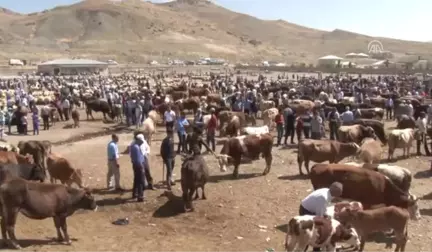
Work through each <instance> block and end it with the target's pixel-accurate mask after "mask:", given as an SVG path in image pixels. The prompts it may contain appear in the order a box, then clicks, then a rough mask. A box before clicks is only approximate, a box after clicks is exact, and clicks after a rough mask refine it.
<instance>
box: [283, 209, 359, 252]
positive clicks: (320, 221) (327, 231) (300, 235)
mask: <svg viewBox="0 0 432 252" xmlns="http://www.w3.org/2000/svg"><path fill="white" fill-rule="evenodd" d="M337 242H343V243H347V244H349V245H353V246H356V247H358V246H359V245H360V240H359V237H358V235H357V233H356V232H355V231H354V232H353V230H351V229H348V228H346V227H344V226H342V225H341V224H340V223H339V221H337V220H335V219H327V218H323V217H318V216H312V215H304V216H296V217H294V218H292V219H291V220H290V221H289V222H288V232H287V235H286V238H285V250H286V251H306V249H307V246H313V247H320V248H325V251H336V243H337Z"/></svg>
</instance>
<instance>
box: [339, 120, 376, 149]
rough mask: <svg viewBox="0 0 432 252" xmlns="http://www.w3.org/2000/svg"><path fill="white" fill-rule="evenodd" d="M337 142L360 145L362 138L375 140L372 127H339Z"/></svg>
mask: <svg viewBox="0 0 432 252" xmlns="http://www.w3.org/2000/svg"><path fill="white" fill-rule="evenodd" d="M338 136H339V141H340V142H342V143H350V142H354V143H356V144H360V143H361V142H362V141H363V139H364V138H366V137H372V138H375V137H376V136H375V132H374V130H373V128H372V127H369V126H367V127H365V126H363V125H359V124H356V125H350V126H346V125H344V126H340V127H339V129H338Z"/></svg>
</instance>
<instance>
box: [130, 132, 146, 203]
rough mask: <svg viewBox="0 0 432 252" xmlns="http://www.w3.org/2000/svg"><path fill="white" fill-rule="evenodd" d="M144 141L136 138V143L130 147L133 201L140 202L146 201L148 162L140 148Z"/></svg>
mask: <svg viewBox="0 0 432 252" xmlns="http://www.w3.org/2000/svg"><path fill="white" fill-rule="evenodd" d="M141 144H143V141H142V140H141V139H140V138H135V142H134V143H133V144H132V145H131V146H130V158H131V162H132V168H133V172H134V181H133V188H132V199H137V201H138V202H143V201H144V187H145V183H144V175H145V170H144V162H145V161H146V159H145V157H144V155H143V153H142V152H141V149H140V146H141Z"/></svg>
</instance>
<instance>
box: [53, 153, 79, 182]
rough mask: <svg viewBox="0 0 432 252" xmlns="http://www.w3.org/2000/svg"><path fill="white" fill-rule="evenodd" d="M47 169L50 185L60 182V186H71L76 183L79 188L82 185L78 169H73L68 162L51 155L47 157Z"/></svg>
mask: <svg viewBox="0 0 432 252" xmlns="http://www.w3.org/2000/svg"><path fill="white" fill-rule="evenodd" d="M47 169H48V173H49V175H50V180H51V183H55V182H56V180H60V182H61V183H62V184H66V185H68V186H71V185H72V184H73V183H76V184H77V185H78V186H79V187H81V188H82V187H83V185H82V173H81V170H80V169H74V168H73V167H72V165H71V164H70V162H69V160H67V159H66V158H63V157H60V156H58V155H56V154H54V153H51V154H49V155H48V157H47Z"/></svg>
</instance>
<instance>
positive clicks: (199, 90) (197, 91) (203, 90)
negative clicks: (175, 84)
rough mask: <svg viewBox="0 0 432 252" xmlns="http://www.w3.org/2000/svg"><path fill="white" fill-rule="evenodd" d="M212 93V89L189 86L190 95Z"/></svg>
mask: <svg viewBox="0 0 432 252" xmlns="http://www.w3.org/2000/svg"><path fill="white" fill-rule="evenodd" d="M210 93H211V91H210V89H208V88H204V87H198V88H189V97H192V96H208V95H209V94H210Z"/></svg>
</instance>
